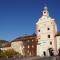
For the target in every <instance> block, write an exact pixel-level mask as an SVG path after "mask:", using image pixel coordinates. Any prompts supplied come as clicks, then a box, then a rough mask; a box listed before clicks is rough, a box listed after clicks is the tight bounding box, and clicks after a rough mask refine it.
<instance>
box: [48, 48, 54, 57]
mask: <svg viewBox="0 0 60 60" xmlns="http://www.w3.org/2000/svg"><path fill="white" fill-rule="evenodd" d="M48 51H49V55H50V56H54V53H53V51H54V50H53V48H48Z"/></svg>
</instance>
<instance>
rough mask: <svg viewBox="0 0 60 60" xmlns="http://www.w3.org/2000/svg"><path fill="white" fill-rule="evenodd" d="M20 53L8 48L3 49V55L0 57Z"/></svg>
mask: <svg viewBox="0 0 60 60" xmlns="http://www.w3.org/2000/svg"><path fill="white" fill-rule="evenodd" d="M17 54H19V53H18V52H16V51H14V50H13V49H9V50H6V51H3V52H2V53H1V56H0V57H8V58H9V57H13V56H15V55H17Z"/></svg>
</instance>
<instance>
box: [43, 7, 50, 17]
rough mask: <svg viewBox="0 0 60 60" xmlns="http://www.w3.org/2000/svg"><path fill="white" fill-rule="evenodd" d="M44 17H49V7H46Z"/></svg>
mask: <svg viewBox="0 0 60 60" xmlns="http://www.w3.org/2000/svg"><path fill="white" fill-rule="evenodd" d="M43 16H49V12H48V8H47V6H45V7H44V10H43Z"/></svg>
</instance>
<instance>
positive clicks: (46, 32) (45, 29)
mask: <svg viewBox="0 0 60 60" xmlns="http://www.w3.org/2000/svg"><path fill="white" fill-rule="evenodd" d="M36 35H37V40H38V43H37V56H50V55H51V56H52V55H57V54H58V50H59V49H60V34H59V33H58V31H57V24H56V21H55V19H54V18H51V17H50V16H49V11H48V8H47V7H46V6H45V7H44V10H43V12H42V16H41V17H40V18H39V20H38V21H37V23H36Z"/></svg>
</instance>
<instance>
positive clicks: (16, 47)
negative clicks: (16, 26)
mask: <svg viewBox="0 0 60 60" xmlns="http://www.w3.org/2000/svg"><path fill="white" fill-rule="evenodd" d="M23 47H24V46H23V42H22V41H14V42H11V48H12V49H14V50H15V51H16V52H19V53H20V54H21V55H24V54H23Z"/></svg>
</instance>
